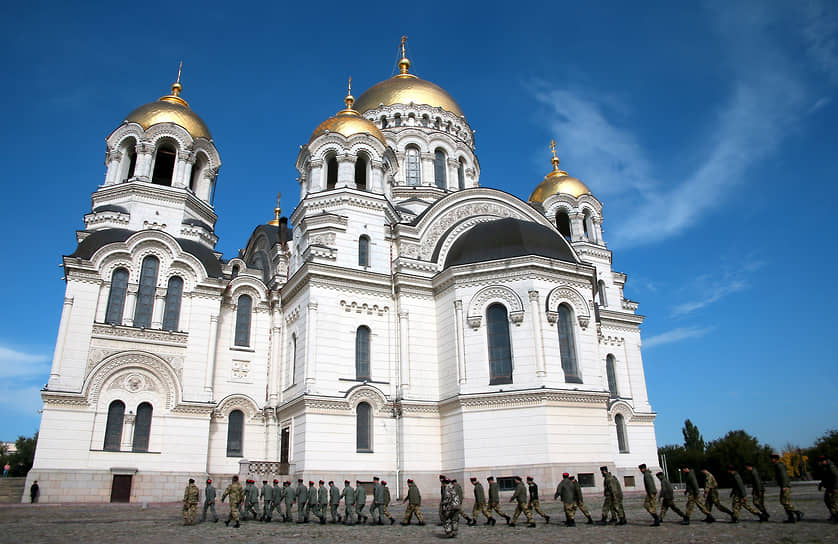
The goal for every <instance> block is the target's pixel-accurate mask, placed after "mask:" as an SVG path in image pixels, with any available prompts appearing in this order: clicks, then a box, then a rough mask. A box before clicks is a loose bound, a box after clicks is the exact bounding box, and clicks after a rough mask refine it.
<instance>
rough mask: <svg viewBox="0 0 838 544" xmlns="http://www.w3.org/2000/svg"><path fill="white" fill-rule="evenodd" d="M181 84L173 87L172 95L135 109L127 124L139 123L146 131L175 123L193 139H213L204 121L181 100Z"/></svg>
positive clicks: (126, 119) (127, 118)
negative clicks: (163, 124) (161, 124)
mask: <svg viewBox="0 0 838 544" xmlns="http://www.w3.org/2000/svg"><path fill="white" fill-rule="evenodd" d="M181 89H182V87H181V85H180V83H175V84H174V85H172V94H168V95H166V96H161V97H160V99H159V100H158V101H157V102H151V103H149V104H145V105H143V106H140V107H139V108H137V109H135V110H134V111H132V112H131V113H129V114H128V116H127V117H125V122H126V123H137V124H139V125H140V126H141V127H143V129H144V130H147V129H148V127H150V126H153V125H156V124H158V123H174V124H176V125H179V126H181V127H183V128H185V129H186V131H187V132H188V133H189V134H191V135H192V137H193V138H195V139H198V138H206V139H207V140H211V139H212V135H210V131H209V128H207V125H206V124H205V123H204V121H203V119H201V118H200V117H198V114H196V113H195V112H194V111H192V110H191V109H189V104H188V103H187V102H186V100H184V99H183V98H181V97H180V96H179V95H180V90H181Z"/></svg>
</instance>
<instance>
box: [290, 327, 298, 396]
mask: <svg viewBox="0 0 838 544" xmlns="http://www.w3.org/2000/svg"><path fill="white" fill-rule="evenodd" d="M296 380H297V335H296V334H295V333H291V342H290V343H289V344H288V385H289V386H290V385H294V383H295V382H296Z"/></svg>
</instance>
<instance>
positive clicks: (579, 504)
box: [570, 474, 594, 525]
mask: <svg viewBox="0 0 838 544" xmlns="http://www.w3.org/2000/svg"><path fill="white" fill-rule="evenodd" d="M570 481H571V482H572V483H573V490H574V491H575V492H576V500H575V501H574V505H575V506H576V508H578V509H579V511H580V512H582V513H583V514H585V517H586V518H588V525H593V523H594V519H593V518H592V517H591V513H590V512H589V511H588V509H587V508H585V498H584V497H583V496H582V486H581V485H579V482H578V481H576V476H574V475H573V474H571V475H570ZM573 517H574V522H573V525H576V521H575V518H576V512H574V513H573Z"/></svg>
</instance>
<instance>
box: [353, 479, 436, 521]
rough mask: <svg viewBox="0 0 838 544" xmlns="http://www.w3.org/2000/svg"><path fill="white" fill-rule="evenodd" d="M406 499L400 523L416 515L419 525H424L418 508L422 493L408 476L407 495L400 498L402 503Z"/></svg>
mask: <svg viewBox="0 0 838 544" xmlns="http://www.w3.org/2000/svg"><path fill="white" fill-rule="evenodd" d="M346 484H347V485H349V480H347V481H346ZM405 501H407V509H406V510H405V511H404V520H402V525H410V519H411V518H412V517H413V515H414V514H415V515H416V519H417V520H419V525H425V520H424V519H423V518H422V511H421V510H419V507H420V506H421V505H422V495H421V494H420V493H419V488H418V487H416V484H415V483H414V482H413V480H411V479H410V478H408V480H407V497H405V498H404V499H403V500H402V504H404V503H405Z"/></svg>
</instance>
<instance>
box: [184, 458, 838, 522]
mask: <svg viewBox="0 0 838 544" xmlns="http://www.w3.org/2000/svg"><path fill="white" fill-rule="evenodd" d="M771 460H772V463H773V465H774V470H775V474H774V477H775V480H776V481H777V484H778V486H779V487H780V504H781V505H782V507H783V509H784V511H785V513H786V520H784V523H796V522H798V521H800V520H801V519H803V513H802V512H801V511H800V510H798V509H796V508H795V507H794V506H793V505H792V503H791V484H790V482H789V476H788V473H787V471H786V466H785V464H784V463H783V462H782V461H781V459H780V456H779V455H776V454H775V455H772V456H771ZM638 468H639V469H640V472H641V473H642V474H643V488H644V490H645V493H646V496H645V498H644V501H643V507H644V509H645V510H646V511H647V512H649V515H650V516H651V517H652V524H651V525H652V526H659V525H661V523H662V522H663V520H664V517H665V516H666V514H667V512H669V511H670V510H671V511H673V512H675V514H677V515H678V516H679V517H680V518H681V524H683V525H689V524H690V519H691V516H692V512H693V509H694V508H698V509H699V510H700V511H701V512H702V513H703V514H704V516H705V518H704V521H705V522H708V523H713V522H715V521H716V519H715V517H714V516H713V514H712V510H713V508H714V507H715V508H717V509H718V510H720V511H721V512H724V513H726V514H727V515H728V516H730V521H731V523H737V522H738V521H739V515H740V512H741V510H742V509H743V508H744V509H745V510H747V511H748V512H750V513H751V514H753V515H754V516H755V517H756V518H757V519H758V520H759V521H761V522H764V521H767V520H768V518H769V517H770V516H769V514H768V512H767V510H766V509H765V487H764V485H763V482H762V479H761V478H760V475H759V472H758V471H757V470H756V469H755V467H754V466H753V465H752V464H750V463H745V465H744V471H743V473H742V474H740V473H739V472H738V471H737V470H736V467H735V466H733V465H728V468H727V471H728V475H729V477H730V479H731V481H732V483H733V486H732V488H731V491H730V497H731V507H730V508H727V507H726V506H725V505H723V504H722V503H721V500H720V498H719V492H718V483H717V481H716V478H715V477H714V475H713V474H711V473H710V471H709V470H707V469H702V470H701V472H702V473H703V475H704V480H705V483H704V493H703V497H702V496H701V490H700V488H699V484H698V480H697V478H696V475H695V473H694V472H693V471H692V470H691V469H690V468H689V467H688V466H682V467H681V469H680V470H681V474H682V475H683V480H684V483H685V490H684V495H685V496H686V500H687V502H686V507H685V509H684V511H682V510H681V509H680V508H679V507H678V506H677V505H676V503H675V492H674V489H673V486H672V484H671V483H670V481H669V480H668V479H667V477H666V476H665V475H664V473H663V472H657V474H656V475H655V476H656V477H657V479H658V481H659V483H660V490H658V487H657V485H656V483H655V479H654V478H653V477H652V472H651V471H650V470H649V469H648V468H647V467H646V465H645V464H641V465H639V467H638ZM815 469H816V471H817V475H818V476H819V477H820V479H821V482H820V484H819V486H818V489H819V490H821V489H823V490H824V503H825V504H826V507H827V509H828V511H829V514H830V521H831V522H833V523H838V468H836V466H835V464H834V463H833V462H832V461H831V460H829V459H826V458H825V457H820V458H819V459H818V462H817V465H816V467H815ZM600 472H601V474H602V477H603V495H604V500H603V505H602V517H601V519H600V521H599V522H598V523H599V524H600V525H606V524H609V523H610V524H615V525H625V524H626V523H627V522H626V517H625V511H624V509H623V493H622V487H621V486H620V482H619V480H617V478H616V477H615V476H614V475H613V474H612V473H611V472H609V470H608V467H606V466H603V467H600ZM514 479H515V489H514V491H513V494H512V497H511V498H510V500H509V502H515V503H516V506H515V510H514V512H513V514H512V515H511V516H509V515H507V514H505V513H504V512H503V511H501V509H500V489H499V486H498V484H497V482H495V479H494V477H492V476H490V477H489V478H487V483H488V493H487V492H486V491H485V490H484V488H483V485H482V484H481V483H480V482H479V481H478V480H477V478H475V477H472V478H470V481H471V483H472V486H473V493H474V507H473V509H472V515H471V517H469V516H468V515H467V514H466V512H465V510H464V509H463V503H464V496H463V495H464V492H463V489H462V487H461V486H460V485H459V483H458V482H457V480H456V479H449V478H447V477H446V476H444V475H440V509H439V516H440V525H442V526H443V528H444V531H445V534H446V535H447V536H449V537H454V536H456V535H457V527H458V521H459V518H460V517H462V518H464V519H465V520H466V522H467V524H468V525H470V526H473V525H477V523H478V521H479V517H480V515H481V514H482V515H483V517H484V518H485V520H486V521H485V525H491V526H493V525H495V524H496V518H495V516H493V514H497V516H500V517H502V518H504V519H505V520H506V523H507V524H508V525H510V526H513V527H514V526H515V525H516V522H517V520H518V517H519V516H520V515H521V514H523V515H524V517H525V518H526V520H527V526H528V527H535V526H536V524H535V521H534V519H533V514H532V512H533V510H534V511H535V512H536V513H538V514H539V515H541V516H542V517H543V518H544V521H545V523H549V522H550V516H548V515H547V514H545V513H544V512H543V511H542V510H541V506H540V502H539V497H538V485H537V484H536V483H535V481H534V479H533V478H532V477H531V476H528V477H527V478H526V481H527V485H526V486H525V485H524V483H523V480H522V478H521V477H520V476H516V477H515V478H514ZM355 483H356V487H355V488H353V487H352V485H351V482H350V481H349V480H345V481H344V488H343V490H339V489H338V487H337V486H336V485H335V483H334V482H333V481H329V482H328V487H326V483H325V482H324V481H323V480H320V481H319V485H318V486H317V487H315V483H314V481H309V482H308V487H306V486H305V484H304V482H303V480H302V478H300V479H298V480H297V486H296V487H292V486H291V482H290V481H285V482H283V484H282V485H281V486H280V485H279V484H280V482H279V480H274V481H273V486H271V485H270V484H269V483H268V481H267V480H263V481H262V488H261V491H260V490H259V489H258V488H257V487H256V485H255V484H256V482H255V481H254V480H250V479H249V480H247V481H246V486H245V487H244V488H243V487H242V486H241V484H240V483H239V478H238V476H233V481H232V483H231V484H230V485H229V486H228V487H227V488H226V489H225V490H224V493H223V495H222V496H221V502H224V501H225V499H227V498H228V497H229V499H230V514H229V516H228V518H227V520H226V521H225V524H226V525H228V526H229V524H230V523H231V522H232V523H234V526H235V527H239V526H240V520H243V519H247V518H248V517H252V519H259V520H260V521H263V522H270V521H271V520H272V518H273V517H274V512H276V514H277V517H279V518H281V520H282V521H284V522H291V521H293V519H294V516H293V508H294V505H296V508H297V509H296V514H297V516H296V518H297V519H296V522H297V523H308V522H309V521H310V520H311V518H312V517H316V518H318V520H319V521H320V523H321V524H325V523H326V517H327V515H329V516H330V521H331V522H332V523H343V524H345V525H355V524H366V523H367V522H368V521H369V520H371V522H372V524H376V525H384V518H386V519H388V520H389V521H390V525H392V524H393V523H395V521H396V520H395V518H394V517H393V516H392V515H391V514H390V512H389V511H388V506H389V505H390V502H391V496H390V490H389V488H388V487H387V482H386V481H381V480H380V479H379V478H378V477H377V476H376V477H374V478H373V492H372V503H371V504H370V507H369V513H368V514H365V513H364V509H365V507H366V499H367V495H366V490H365V488H364V486H363V485H362V483H361V481H360V480H356V482H355ZM407 483H408V490H407V494H406V496H405V498H404V500H403V501H402V503H408V505H407V508H406V510H405V514H404V519H403V520H402V521H401V524H402V525H409V524H410V523H411V520H412V518H413V517H414V516H415V517H416V519H417V521H418V522H419V525H425V521H424V518H423V516H422V512H421V509H420V507H421V504H422V497H421V494H420V492H419V489H418V487H417V486H416V483H415V482H414V481H413V480H412V479H408V480H407ZM746 483H749V484H750V485H751V502H750V503H749V502H748V499H747V488H746ZM199 494H200V493H199V490H198V487H197V486H196V485H195V481H194V479H190V480H189V484H188V485H187V487H186V490H185V491H184V497H183V517H184V525H192V524H193V523H194V521H195V517H196V513H197V512H196V511H197V505H198V502H199ZM260 498H261V499H262V508H261V515H260V514H259V512H258V509H259V499H260ZM553 498H554V499H561V502H562V506H563V508H564V514H565V521H564V525H565V526H568V527H573V526H575V525H576V521H575V517H576V512H577V510H578V511H580V512H582V514H584V516H585V517H586V518H587V520H588V524H593V523H594V520H593V518H592V516H591V513H590V511H588V509H587V508H586V507H585V503H584V499H583V496H582V488H581V486H580V485H579V482H577V481H576V479H575V477H574V476H572V475H570V474H568V473H564V474H563V475H562V480H561V482H560V483H559V485H558V487H557V488H556V492H555V494H554V495H553ZM215 501H216V490H215V488H214V487H213V485H212V480H211V479H207V481H206V488H205V489H204V505H203V506H204V507H203V514H202V516H201V521H206V519H207V511H208V510H209V511H210V513H211V514H212V518H213V521H214V522H217V521H218V515H217V513H216V511H215ZM341 501H343V503H344V510H343V515H341V513H340V511H339V508H340V502H341ZM658 502H659V503H660V509H659V510H658V508H657V504H658ZM283 505H284V507H283ZM609 518H610V519H609Z"/></svg>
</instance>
